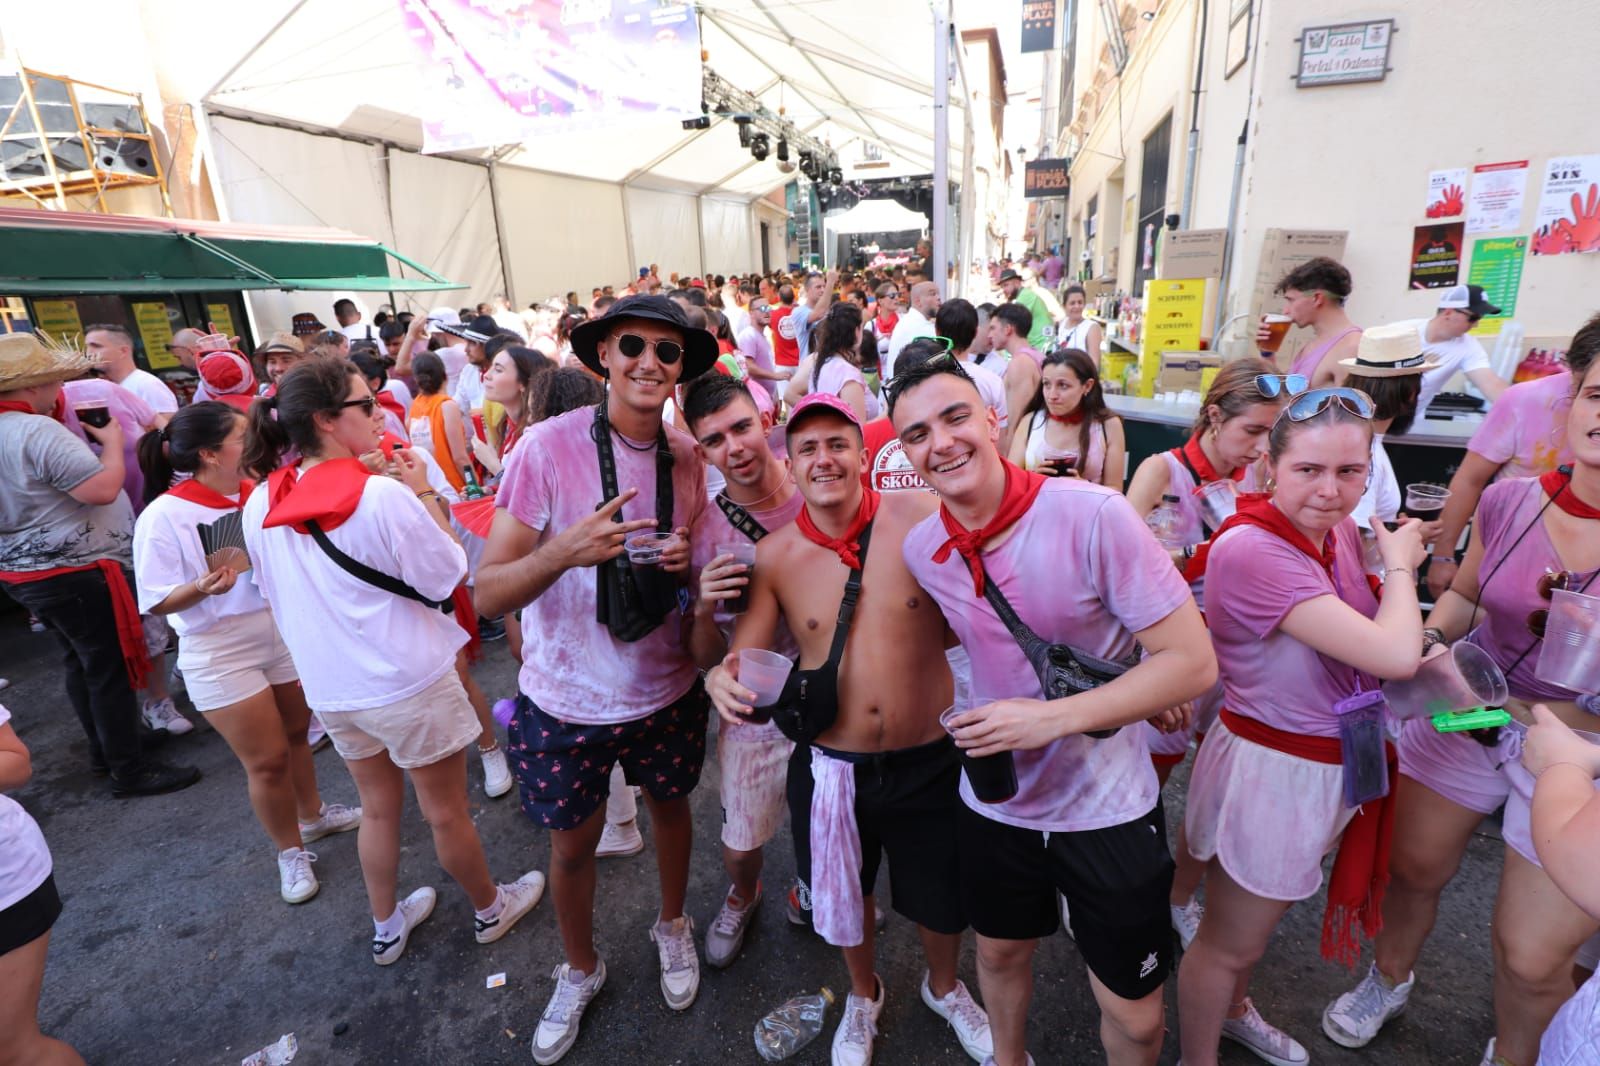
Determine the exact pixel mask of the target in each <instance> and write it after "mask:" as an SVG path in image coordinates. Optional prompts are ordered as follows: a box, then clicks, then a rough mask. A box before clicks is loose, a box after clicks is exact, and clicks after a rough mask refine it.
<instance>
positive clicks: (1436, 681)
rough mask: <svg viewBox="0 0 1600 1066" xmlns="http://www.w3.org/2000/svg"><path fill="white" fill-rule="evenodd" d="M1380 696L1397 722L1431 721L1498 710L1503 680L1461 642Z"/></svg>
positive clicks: (1503, 697) (1488, 662)
mask: <svg viewBox="0 0 1600 1066" xmlns="http://www.w3.org/2000/svg"><path fill="white" fill-rule="evenodd" d="M1596 602H1597V603H1600V600H1597V601H1596ZM1596 662H1597V663H1600V658H1597V659H1596ZM1383 695H1384V698H1385V699H1386V700H1388V701H1389V713H1390V714H1392V715H1394V716H1395V717H1396V718H1423V717H1432V716H1433V715H1436V714H1444V713H1446V712H1449V711H1465V710H1470V709H1472V708H1473V707H1498V706H1500V705H1501V704H1503V703H1505V701H1506V678H1505V675H1504V674H1502V673H1501V672H1500V668H1499V667H1498V666H1496V665H1495V662H1494V660H1493V659H1491V658H1489V656H1488V655H1487V654H1486V653H1485V652H1484V651H1483V650H1482V649H1481V648H1479V647H1477V646H1476V645H1473V644H1468V643H1467V642H1466V641H1464V640H1460V641H1457V642H1456V643H1454V644H1452V645H1450V650H1449V651H1448V652H1446V653H1445V654H1444V655H1435V656H1434V657H1433V658H1431V659H1429V660H1427V661H1426V662H1424V663H1423V664H1422V665H1421V666H1420V667H1418V668H1417V673H1416V676H1414V677H1413V678H1412V679H1411V680H1410V681H1387V682H1385V683H1384V685H1383Z"/></svg>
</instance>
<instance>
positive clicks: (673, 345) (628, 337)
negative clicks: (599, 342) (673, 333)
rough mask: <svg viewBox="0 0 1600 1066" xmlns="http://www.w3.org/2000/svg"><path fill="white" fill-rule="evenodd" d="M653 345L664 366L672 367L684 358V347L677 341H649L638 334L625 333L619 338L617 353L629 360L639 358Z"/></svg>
mask: <svg viewBox="0 0 1600 1066" xmlns="http://www.w3.org/2000/svg"><path fill="white" fill-rule="evenodd" d="M652 345H653V346H654V347H655V352H656V358H657V359H658V360H660V362H661V365H662V366H672V365H673V364H674V363H676V362H677V361H678V360H679V359H682V358H683V345H681V344H679V343H678V342H677V341H649V340H646V339H645V338H644V337H641V336H639V335H638V334H637V333H624V334H622V335H620V336H619V337H617V351H619V352H621V353H622V354H623V355H625V356H627V357H628V358H629V359H637V358H639V357H640V356H641V355H643V354H644V350H645V349H646V348H649V347H651V346H652Z"/></svg>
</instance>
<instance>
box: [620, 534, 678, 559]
mask: <svg viewBox="0 0 1600 1066" xmlns="http://www.w3.org/2000/svg"><path fill="white" fill-rule="evenodd" d="M676 538H677V534H676V533H635V534H634V535H633V536H631V537H629V538H628V539H627V540H626V541H624V542H623V544H622V547H623V549H624V550H626V551H627V553H628V562H630V563H632V564H633V565H634V566H655V565H657V564H658V563H660V562H661V553H662V552H663V551H665V550H666V549H667V546H668V545H670V544H671V543H672V542H673V541H674V540H675V539H676Z"/></svg>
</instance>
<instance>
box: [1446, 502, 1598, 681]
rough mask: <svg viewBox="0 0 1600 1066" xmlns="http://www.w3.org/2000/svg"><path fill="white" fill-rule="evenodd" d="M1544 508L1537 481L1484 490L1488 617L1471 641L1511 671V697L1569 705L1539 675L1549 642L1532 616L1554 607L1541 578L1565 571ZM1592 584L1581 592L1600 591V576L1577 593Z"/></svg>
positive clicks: (1483, 594) (1483, 584) (1482, 581)
mask: <svg viewBox="0 0 1600 1066" xmlns="http://www.w3.org/2000/svg"><path fill="white" fill-rule="evenodd" d="M1544 505H1545V495H1544V490H1543V489H1542V488H1541V487H1540V485H1539V481H1538V479H1537V478H1515V479H1513V480H1510V481H1497V482H1495V483H1494V484H1493V485H1490V486H1489V487H1488V488H1486V489H1484V490H1483V497H1482V498H1481V499H1479V501H1478V513H1477V515H1476V517H1475V520H1474V522H1473V526H1474V530H1475V533H1474V536H1477V537H1479V538H1481V539H1482V540H1483V561H1482V562H1481V563H1479V564H1478V589H1479V597H1478V604H1479V606H1481V607H1482V608H1483V610H1484V620H1483V622H1481V623H1480V624H1479V625H1478V628H1476V629H1474V630H1473V631H1472V632H1471V633H1468V634H1467V637H1466V639H1467V640H1469V641H1471V642H1472V643H1473V644H1476V645H1477V646H1478V647H1480V648H1482V649H1483V650H1484V651H1486V652H1488V653H1489V657H1490V658H1491V659H1493V660H1494V661H1495V663H1496V665H1498V666H1499V667H1500V669H1501V670H1502V671H1503V672H1504V673H1505V675H1506V687H1507V688H1509V689H1510V690H1511V695H1513V696H1515V697H1517V698H1518V699H1523V700H1540V699H1548V700H1570V699H1572V698H1573V693H1572V691H1571V690H1570V689H1565V688H1560V687H1559V686H1556V685H1552V684H1550V683H1549V682H1547V681H1540V680H1539V678H1538V677H1537V676H1536V671H1537V670H1538V666H1539V652H1540V651H1541V650H1542V649H1541V647H1540V645H1541V644H1542V643H1543V642H1542V641H1539V640H1536V639H1535V638H1534V636H1533V634H1532V633H1531V632H1529V630H1528V616H1529V615H1531V614H1532V613H1533V612H1534V611H1536V610H1539V609H1541V608H1546V607H1549V606H1550V601H1548V600H1545V599H1543V598H1541V597H1540V595H1539V579H1540V578H1541V577H1543V576H1544V574H1545V572H1546V571H1559V570H1565V569H1566V566H1565V565H1564V564H1563V563H1562V562H1561V557H1560V556H1559V555H1557V554H1556V549H1555V545H1554V544H1552V543H1551V541H1550V534H1549V532H1548V531H1547V530H1546V529H1545V525H1544V522H1543V520H1542V519H1541V518H1540V516H1539V512H1540V510H1541V509H1543V507H1544ZM1513 545H1514V546H1515V547H1513ZM1591 579H1592V583H1590V584H1589V586H1588V588H1586V589H1581V591H1583V592H1584V593H1585V594H1586V595H1591V596H1592V595H1597V594H1600V577H1596V576H1595V571H1593V570H1586V571H1584V572H1582V573H1580V574H1579V575H1578V588H1581V586H1583V585H1584V583H1585V582H1590V581H1591ZM1577 590H1578V589H1576V588H1575V591H1577Z"/></svg>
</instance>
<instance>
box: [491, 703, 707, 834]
mask: <svg viewBox="0 0 1600 1066" xmlns="http://www.w3.org/2000/svg"><path fill="white" fill-rule="evenodd" d="M710 708H711V704H710V702H709V701H708V700H707V699H706V690H705V686H704V685H703V684H701V682H700V680H699V679H698V678H696V679H695V683H694V684H693V685H692V686H691V687H690V689H689V691H688V692H685V693H684V694H683V695H682V696H679V697H678V698H677V699H676V700H674V701H673V702H671V703H669V704H668V705H667V706H665V707H663V708H662V709H661V710H659V711H657V712H655V713H654V714H652V715H647V716H646V717H644V718H639V719H636V720H635V721H632V722H620V723H618V724H616V725H580V724H578V723H576V722H563V721H562V720H561V719H559V718H555V717H552V716H551V715H549V714H547V713H545V712H544V711H542V710H540V709H539V708H538V706H536V705H535V704H534V702H533V701H532V700H530V699H528V697H527V696H522V695H519V696H518V697H517V710H516V713H515V714H514V715H512V718H511V725H510V727H509V728H508V729H507V730H506V736H507V738H508V741H509V743H508V744H507V746H506V753H507V755H509V756H510V761H511V772H512V773H513V774H515V775H516V777H517V784H518V785H519V786H520V789H521V792H522V812H523V813H524V814H526V815H527V816H528V817H529V818H531V819H532V820H533V821H534V822H535V823H537V824H538V825H542V826H544V827H545V828H547V829H576V828H578V826H580V825H582V824H583V823H584V822H585V821H587V820H588V818H589V816H590V815H591V814H593V813H594V812H595V811H597V810H599V809H600V807H601V805H602V804H604V803H605V801H606V797H607V796H609V795H610V794H611V767H612V766H614V765H615V764H617V763H621V764H622V773H623V776H624V777H625V778H627V781H628V784H630V785H638V786H640V787H641V788H643V789H644V790H645V792H647V793H649V795H650V796H651V798H652V799H657V800H671V799H678V798H680V797H683V796H687V795H688V794H689V793H690V792H693V791H694V786H695V785H697V784H699V782H700V768H701V766H703V765H704V764H705V761H706V720H707V716H708V715H709V713H710Z"/></svg>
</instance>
